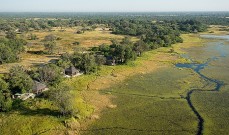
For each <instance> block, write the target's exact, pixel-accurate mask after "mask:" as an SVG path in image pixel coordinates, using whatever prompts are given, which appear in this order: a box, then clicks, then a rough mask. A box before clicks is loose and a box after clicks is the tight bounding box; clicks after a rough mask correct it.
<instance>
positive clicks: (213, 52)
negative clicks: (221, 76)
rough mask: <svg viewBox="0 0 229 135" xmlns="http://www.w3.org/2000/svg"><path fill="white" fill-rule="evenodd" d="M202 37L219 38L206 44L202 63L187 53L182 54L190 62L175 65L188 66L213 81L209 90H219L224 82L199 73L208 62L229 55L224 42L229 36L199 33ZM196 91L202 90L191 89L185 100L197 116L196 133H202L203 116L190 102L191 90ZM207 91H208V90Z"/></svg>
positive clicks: (200, 74)
mask: <svg viewBox="0 0 229 135" xmlns="http://www.w3.org/2000/svg"><path fill="white" fill-rule="evenodd" d="M201 37H203V38H211V39H221V40H220V41H218V42H212V43H209V44H208V45H207V46H205V48H204V49H205V50H206V52H205V53H206V55H209V57H208V59H207V60H206V61H205V62H203V63H195V62H193V60H192V59H191V57H190V56H189V55H188V54H185V55H184V58H186V59H190V60H191V61H192V63H184V64H183V63H178V64H176V67H178V68H189V69H192V70H193V71H195V72H196V73H197V74H198V75H199V76H200V77H201V78H202V79H204V80H205V81H207V82H210V83H214V84H215V88H214V89H212V90H209V91H219V90H220V89H221V87H222V86H223V85H224V82H223V81H221V80H217V79H214V78H210V77H208V76H206V75H204V74H203V73H201V71H202V70H204V69H205V68H206V67H211V65H210V63H211V62H214V61H217V60H219V59H222V58H224V57H227V56H228V55H229V52H228V51H227V50H229V46H228V45H226V44H225V41H229V36H215V35H201ZM196 91H202V90H201V89H192V90H190V91H189V92H188V93H187V97H186V100H187V102H188V104H189V106H190V108H191V109H192V111H193V112H194V113H195V115H196V116H197V118H198V120H199V123H198V132H197V135H202V134H203V128H204V118H203V117H202V116H201V114H200V113H199V112H198V110H197V109H196V108H195V106H194V105H193V103H192V100H191V96H192V94H193V92H196ZM209 91H208V92H209Z"/></svg>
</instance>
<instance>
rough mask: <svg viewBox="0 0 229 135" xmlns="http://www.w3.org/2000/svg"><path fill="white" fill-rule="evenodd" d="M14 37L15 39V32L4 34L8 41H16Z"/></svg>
mask: <svg viewBox="0 0 229 135" xmlns="http://www.w3.org/2000/svg"><path fill="white" fill-rule="evenodd" d="M16 37H17V34H16V32H14V31H8V32H6V38H8V39H16Z"/></svg>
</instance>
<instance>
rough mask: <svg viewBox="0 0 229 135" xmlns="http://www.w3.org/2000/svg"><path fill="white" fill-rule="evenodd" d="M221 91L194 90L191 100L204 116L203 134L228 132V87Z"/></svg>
mask: <svg viewBox="0 0 229 135" xmlns="http://www.w3.org/2000/svg"><path fill="white" fill-rule="evenodd" d="M222 91H223V92H196V93H194V94H193V97H192V101H193V102H194V105H195V106H196V108H197V109H198V110H199V112H200V113H201V115H202V117H203V118H204V123H205V125H204V132H203V133H204V134H208V135H215V134H221V135H227V134H229V129H228V127H229V123H228V121H229V109H228V104H229V99H228V97H229V92H228V91H229V88H228V86H227V87H225V88H224V89H223V90H222Z"/></svg>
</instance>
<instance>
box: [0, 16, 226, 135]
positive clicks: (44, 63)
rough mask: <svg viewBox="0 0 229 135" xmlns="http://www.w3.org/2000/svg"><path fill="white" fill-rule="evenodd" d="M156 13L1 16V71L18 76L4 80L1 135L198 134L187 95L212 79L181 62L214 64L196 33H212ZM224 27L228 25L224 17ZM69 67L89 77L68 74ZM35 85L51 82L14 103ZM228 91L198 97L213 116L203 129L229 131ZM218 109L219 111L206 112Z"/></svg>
mask: <svg viewBox="0 0 229 135" xmlns="http://www.w3.org/2000/svg"><path fill="white" fill-rule="evenodd" d="M147 16H148V15H147V13H146V15H145V16H139V17H134V16H133V17H130V16H124V17H123V16H122V17H121V16H106V15H102V16H100V17H98V16H97V17H91V18H90V17H88V16H83V17H82V16H79V17H72V18H71V17H69V18H71V19H69V18H66V17H67V16H65V17H57V19H53V18H45V17H44V18H30V19H28V18H27V19H24V18H23V17H21V18H16V19H15V18H7V19H6V18H2V19H0V34H1V35H0V64H1V67H0V68H2V67H4V66H5V67H6V69H7V71H9V72H8V73H7V74H5V75H1V79H0V112H1V113H0V130H1V133H3V134H70V132H74V131H76V130H77V131H78V130H80V131H81V133H85V134H104V133H105V134H174V133H176V134H195V133H196V132H197V126H198V119H197V117H196V116H195V113H194V112H193V109H192V108H190V106H188V104H187V99H186V96H187V92H188V91H190V89H192V88H197V89H198V88H199V89H200V88H202V87H203V86H204V85H207V83H206V82H205V81H204V80H202V79H201V78H200V77H199V76H197V74H195V73H194V72H192V71H191V70H184V69H177V68H174V67H173V66H172V64H174V63H177V62H182V63H186V62H191V59H194V60H195V61H198V62H201V61H205V60H206V58H209V56H206V54H210V53H211V52H207V53H206V54H203V55H199V54H200V53H201V51H203V50H199V49H201V47H202V46H201V44H202V43H203V40H202V39H200V38H199V37H198V36H199V35H198V34H197V32H203V31H206V28H207V26H206V25H205V23H206V22H205V21H204V20H205V19H203V18H202V19H200V20H199V19H198V18H199V16H198V17H190V16H189V17H184V16H183V17H181V18H179V17H178V18H177V17H174V18H176V19H174V18H173V17H172V18H171V17H170V18H167V17H159V16H158V17H155V18H153V17H152V16H148V17H147ZM197 20H198V21H197ZM9 21H10V23H8V22H9ZM214 21H215V20H214ZM203 22H204V23H203ZM218 23H222V24H227V22H225V20H224V19H219V22H218ZM221 30H222V29H221ZM224 30H226V27H225V29H224ZM213 31H214V32H215V30H213ZM224 32H225V31H224ZM184 33H186V34H184ZM187 33H189V34H187ZM190 33H193V34H190ZM118 34H121V35H118ZM181 34H182V35H181ZM173 44H176V45H173ZM190 47H193V48H194V50H195V51H193V50H192V49H193V48H191V49H190ZM185 48H186V49H185ZM198 50H199V51H198ZM184 52H190V55H191V56H187V57H186V58H188V59H190V58H191V59H190V60H188V59H185V58H179V56H178V55H177V54H179V53H184ZM15 62H18V63H15ZM7 63H11V64H7ZM28 63H30V64H28ZM16 64H19V65H26V66H25V67H23V66H15V65H16ZM211 64H216V63H211ZM107 65H116V66H107ZM70 66H75V67H76V68H77V69H80V71H81V72H84V73H85V75H82V76H78V77H76V78H74V77H71V78H64V75H65V74H64V73H65V72H64V71H65V69H66V68H68V67H70ZM155 70H157V72H153V71H155ZM211 70H213V71H214V69H211ZM218 70H219V69H218ZM203 72H205V71H203ZM4 73H5V72H4ZM215 73H216V72H211V74H209V76H213V78H214V76H217V75H215ZM222 76H223V75H221V74H220V76H219V78H221V77H222ZM66 77H68V76H66ZM223 77H224V76H223ZM216 78H217V77H216ZM224 78H225V77H224ZM34 81H39V82H41V83H43V84H46V85H47V86H48V87H49V91H45V92H43V93H41V94H40V95H37V97H36V98H35V99H28V100H26V101H22V100H20V99H13V98H12V97H13V95H14V94H16V93H27V92H30V91H31V90H32V87H33V84H34ZM212 87H213V86H212V85H211V86H210V85H209V86H207V87H205V89H204V90H207V89H208V88H212ZM98 90H101V91H100V92H98ZM226 91H227V89H225V92H222V93H218V95H215V97H214V96H212V95H208V94H205V93H201V92H199V93H195V92H194V94H193V95H192V97H191V100H193V104H194V105H195V107H196V108H197V111H199V112H200V113H201V116H203V118H204V120H206V125H205V126H206V128H205V129H204V133H217V132H218V130H213V129H212V127H213V126H216V127H217V128H219V127H222V128H223V130H222V131H220V133H223V131H225V132H227V130H225V129H226V128H227V127H228V126H227V123H226V120H227V119H226V120H225V121H224V117H225V116H227V115H225V114H226V113H227V112H228V109H227V108H226V107H225V106H226V104H227V100H226V98H225V100H224V101H223V103H222V105H220V106H217V107H215V109H218V110H220V114H219V115H220V118H217V119H216V118H215V117H216V115H215V113H216V112H217V111H216V110H215V109H213V108H212V106H216V104H217V103H221V102H220V101H219V99H218V97H224V95H223V94H225V95H226V96H227V92H226ZM196 94H198V95H196ZM208 97H211V98H212V100H214V101H215V102H216V103H215V104H210V103H209V104H207V105H206V106H204V102H202V101H204V100H201V98H206V99H208ZM209 100H210V98H209ZM106 107H107V108H106ZM223 107H225V109H222V108H223ZM209 110H211V112H212V114H211V115H208V114H206V112H209ZM9 111H10V112H9ZM114 119H115V120H114ZM28 121H29V122H28ZM220 121H223V122H222V123H221V122H220ZM91 122H92V125H88V124H91ZM85 123H86V124H85ZM212 123H216V124H212ZM222 124H223V125H222ZM81 125H82V128H80V127H81ZM15 127H17V129H16V128H15ZM74 134H76V132H74Z"/></svg>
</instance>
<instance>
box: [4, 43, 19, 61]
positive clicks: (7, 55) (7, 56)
mask: <svg viewBox="0 0 229 135" xmlns="http://www.w3.org/2000/svg"><path fill="white" fill-rule="evenodd" d="M16 61H17V55H16V54H15V53H14V52H13V51H12V49H11V48H10V47H8V46H6V45H4V44H1V43H0V64H4V63H10V62H16Z"/></svg>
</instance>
